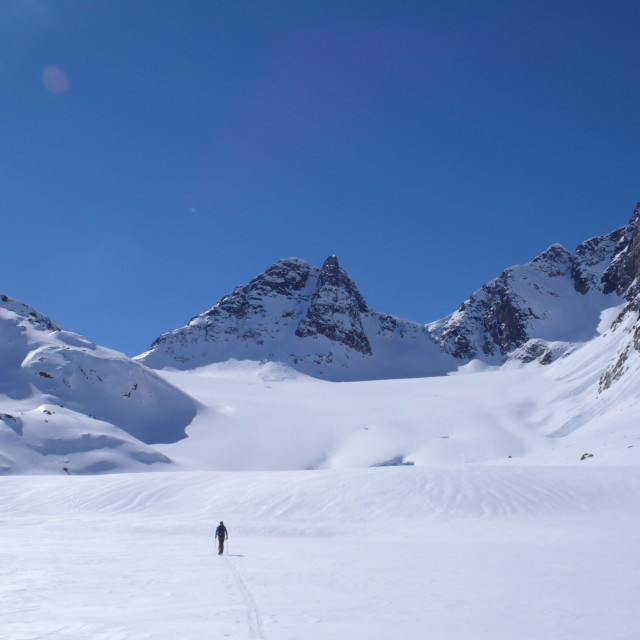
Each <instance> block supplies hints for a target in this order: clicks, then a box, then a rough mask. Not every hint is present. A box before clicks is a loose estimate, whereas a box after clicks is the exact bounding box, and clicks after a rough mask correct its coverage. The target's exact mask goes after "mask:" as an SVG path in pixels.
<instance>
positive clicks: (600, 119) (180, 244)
mask: <svg viewBox="0 0 640 640" xmlns="http://www.w3.org/2000/svg"><path fill="white" fill-rule="evenodd" d="M639 27H640V3H638V2H637V1H635V0H634V1H626V0H616V1H614V2H604V1H603V2H593V1H588V0H583V1H580V2H577V1H576V2H574V1H563V0H555V1H553V2H549V1H546V0H538V1H536V2H533V1H532V2H528V1H524V0H523V1H518V2H513V1H504V2H500V1H491V0H488V1H487V2H478V1H474V2H466V1H460V2H455V1H454V2H444V1H443V2H431V1H429V0H423V1H421V2H398V1H397V0H395V1H393V2H386V1H376V0H368V1H364V0H363V1H352V0H339V1H334V0H322V2H313V3H312V2H305V1H303V0H296V1H287V0H282V1H267V0H260V1H252V2H249V1H243V0H227V1H217V0H180V1H178V0H174V1H171V0H165V1H162V2H160V1H158V0H110V1H109V2H106V1H104V0H101V1H98V0H95V1H94V0H55V2H54V1H53V0H48V1H45V0H0V109H1V115H2V117H1V118H0V210H1V211H2V256H3V260H2V278H1V281H0V292H3V293H6V294H7V295H10V296H12V297H15V298H18V299H21V300H24V301H25V302H27V303H29V304H31V305H32V306H34V307H36V308H37V309H38V310H39V311H41V312H43V313H46V314H47V315H49V316H51V317H52V318H53V319H54V320H55V321H56V322H58V323H59V324H61V325H62V326H63V327H64V328H66V329H69V330H73V331H77V332H79V333H82V334H84V335H85V336H87V337H88V338H89V339H91V340H94V341H96V342H98V343H100V344H103V345H105V346H108V347H112V348H115V349H118V350H121V351H125V352H127V353H129V354H131V355H135V354H137V353H140V352H142V351H144V350H145V349H146V347H147V346H148V345H149V344H150V343H151V342H152V341H153V340H154V339H155V338H156V337H157V336H158V335H159V334H160V333H162V332H164V331H168V330H171V329H174V328H177V327H179V326H182V325H183V324H185V323H186V322H187V321H188V320H189V318H191V317H192V316H193V315H196V314H198V313H200V312H202V311H204V310H206V309H207V308H209V307H211V306H212V305H213V304H214V303H215V302H216V301H217V300H218V299H219V298H220V297H222V296H223V295H224V294H226V293H227V292H229V291H230V290H231V289H232V288H233V287H234V286H236V285H238V284H242V283H244V282H247V281H248V280H250V279H251V278H252V277H253V276H255V275H256V274H258V273H259V272H261V271H263V270H264V269H265V268H266V267H267V266H269V265H270V264H271V263H273V262H274V261H275V260H277V259H279V258H284V257H289V256H298V257H301V258H304V259H306V260H308V261H309V262H311V263H312V264H316V265H319V264H321V263H322V261H323V260H324V259H325V258H326V257H327V256H328V255H330V254H337V255H338V257H339V259H340V261H341V264H342V265H343V266H344V267H345V268H346V269H347V271H348V272H349V273H350V274H351V275H352V277H353V278H354V280H355V281H356V283H357V285H358V287H359V288H360V290H361V291H362V293H363V295H364V297H365V299H366V300H367V302H368V303H369V304H370V305H371V306H372V307H373V308H376V309H378V310H380V311H385V312H389V313H393V314H396V315H399V316H401V317H405V318H409V319H412V320H416V321H422V322H428V321H431V320H436V319H438V318H440V317H442V316H444V315H447V314H448V313H450V312H451V311H453V310H454V309H455V308H456V307H457V306H458V305H459V304H460V303H461V302H462V301H463V300H464V299H465V298H466V297H467V296H468V295H469V294H470V293H471V292H473V291H474V290H475V289H476V288H478V287H479V286H480V285H482V284H483V283H484V282H486V281H487V280H490V279H491V278H493V277H495V276H497V275H498V274H499V273H500V271H501V270H503V269H504V268H506V267H508V266H510V265H512V264H517V263H522V262H527V261H528V260H530V259H531V258H533V257H534V256H535V255H537V254H538V253H540V252H541V251H543V250H544V249H545V248H546V247H547V246H548V245H550V244H552V243H554V242H561V243H562V244H564V245H565V246H566V247H567V248H569V249H573V248H575V245H576V244H577V243H579V242H580V241H582V240H584V239H586V238H588V237H591V236H594V235H599V234H603V233H607V232H609V231H611V230H613V229H615V228H617V227H620V226H622V225H623V224H625V223H626V221H627V219H628V217H629V216H630V214H631V211H632V209H633V207H634V205H635V203H636V202H637V201H638V200H640V182H639V180H638V178H639V165H638V140H639V134H640V118H639V114H640V88H639V86H640V83H639V82H638V80H639V72H640V47H638V41H637V33H638V28H639Z"/></svg>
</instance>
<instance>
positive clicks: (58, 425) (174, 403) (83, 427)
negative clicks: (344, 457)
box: [0, 295, 197, 472]
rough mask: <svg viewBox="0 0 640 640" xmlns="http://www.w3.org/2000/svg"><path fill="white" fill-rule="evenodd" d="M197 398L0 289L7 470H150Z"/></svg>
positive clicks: (1, 448)
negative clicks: (161, 446) (160, 448)
mask: <svg viewBox="0 0 640 640" xmlns="http://www.w3.org/2000/svg"><path fill="white" fill-rule="evenodd" d="M196 409H197V405H196V403H195V402H194V401H193V400H192V399H191V398H189V397H188V396H187V395H185V394H184V393H182V392H181V391H179V390H178V389H176V388H174V387H172V386H171V385H170V384H168V383H167V382H166V381H164V380H163V379H162V378H160V377H159V376H157V375H156V374H155V373H154V372H153V371H150V370H149V369H147V368H146V367H144V366H142V365H140V364H138V363H137V362H134V361H132V360H131V359H130V358H128V357H127V356H125V355H123V354H120V353H117V352H115V351H111V350H109V349H105V348H102V347H99V346H97V345H95V344H93V343H91V342H89V341H87V340H86V339H84V338H83V337H82V336H79V335H77V334H75V333H70V332H68V331H63V330H62V329H61V328H60V327H58V326H57V325H56V324H54V323H53V322H52V321H51V320H50V319H49V318H47V317H46V316H44V315H42V314H41V313H39V312H38V311H36V310H35V309H33V308H31V307H29V306H28V305H26V304H24V303H22V302H19V301H17V300H13V299H11V298H9V297H8V296H6V295H3V296H1V297H0V452H1V453H0V471H2V472H11V471H14V470H23V469H24V468H29V469H30V470H32V471H37V470H45V471H46V470H48V471H52V470H58V471H59V470H61V469H63V468H64V467H67V468H68V469H70V470H72V471H73V472H98V471H107V470H111V469H119V470H122V469H143V468H146V467H147V466H148V465H151V464H153V463H163V464H167V463H169V462H170V461H169V459H168V458H167V457H166V456H164V455H163V454H161V453H159V452H158V451H157V449H155V448H154V447H152V446H150V445H152V444H155V443H167V442H173V441H175V440H178V439H180V438H183V437H184V435H185V427H186V426H187V425H188V424H189V423H190V422H191V420H192V418H193V417H194V415H195V414H196Z"/></svg>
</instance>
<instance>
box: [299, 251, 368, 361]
mask: <svg viewBox="0 0 640 640" xmlns="http://www.w3.org/2000/svg"><path fill="white" fill-rule="evenodd" d="M367 311H368V309H367V305H366V303H365V301H364V298H363V297H362V296H361V295H360V292H359V291H358V290H357V288H356V286H355V284H354V283H353V280H351V278H350V277H349V276H348V275H347V273H346V271H344V270H343V269H342V268H341V267H340V265H339V264H338V259H337V258H336V256H330V257H329V258H327V260H325V263H324V264H323V265H322V269H321V270H320V275H319V276H318V284H317V287H316V290H315V292H314V294H313V296H312V298H311V304H310V305H309V308H308V309H307V313H306V315H305V316H304V318H302V320H300V323H299V324H298V328H297V329H296V332H295V335H296V336H297V337H298V338H306V337H309V336H315V335H323V336H325V337H327V338H329V340H333V341H334V342H338V343H341V344H344V345H346V346H348V347H350V348H351V349H354V350H355V351H358V352H360V353H362V354H366V355H370V354H371V344H370V343H369V339H368V338H367V335H366V334H365V332H364V329H363V327H362V321H361V318H360V314H361V313H366V312H367Z"/></svg>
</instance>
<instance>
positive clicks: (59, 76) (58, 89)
mask: <svg viewBox="0 0 640 640" xmlns="http://www.w3.org/2000/svg"><path fill="white" fill-rule="evenodd" d="M42 84H43V85H44V86H45V88H46V89H48V90H49V91H51V93H58V94H62V93H66V92H67V91H68V89H69V76H67V74H66V73H65V72H64V71H63V70H62V69H60V68H59V67H47V68H46V69H45V70H44V71H43V72H42Z"/></svg>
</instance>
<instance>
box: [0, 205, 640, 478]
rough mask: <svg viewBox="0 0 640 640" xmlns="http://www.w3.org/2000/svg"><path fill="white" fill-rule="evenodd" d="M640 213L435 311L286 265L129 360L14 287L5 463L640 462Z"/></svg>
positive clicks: (3, 326) (342, 278) (5, 332)
mask: <svg viewBox="0 0 640 640" xmlns="http://www.w3.org/2000/svg"><path fill="white" fill-rule="evenodd" d="M639 222H640V207H638V208H637V209H636V210H635V212H634V214H633V216H632V217H631V220H630V222H629V224H628V225H626V226H624V227H622V228H621V229H618V230H616V231H614V232H612V233H610V234H608V235H605V236H602V237H598V238H592V239H590V240H587V241H585V242H583V243H581V244H580V245H579V246H578V247H577V249H576V251H575V252H573V253H571V252H569V251H567V250H566V249H564V248H563V247H561V246H560V245H553V246H551V247H550V248H549V249H547V250H546V251H544V252H543V253H542V254H540V255H539V256H538V257H536V258H535V259H534V260H532V261H531V262H529V263H528V264H525V265H518V266H514V267H511V268H509V269H507V270H505V271H504V272H503V273H502V274H500V276H499V277H498V278H496V279H495V280H493V281H492V282H489V283H487V284H486V285H484V286H483V287H481V288H480V289H479V290H478V291H476V292H475V293H474V294H472V295H471V296H470V297H469V298H468V299H467V300H466V301H465V302H464V303H463V304H462V305H461V306H460V308H459V309H458V310H456V311H455V312H454V313H453V314H451V315H450V316H448V317H447V318H444V319H442V320H440V321H437V322H433V323H431V324H429V325H423V324H419V323H416V322H411V321H408V320H402V319H400V318H397V317H395V316H392V315H389V314H385V313H381V312H378V311H375V310H373V309H371V308H370V307H369V306H368V305H367V303H366V301H365V299H364V297H363V296H362V294H361V293H360V292H359V290H358V288H357V287H356V285H355V283H354V282H353V280H352V279H351V278H350V277H349V275H348V274H347V273H346V272H345V271H344V269H342V268H341V267H340V265H339V263H338V260H337V258H336V257H335V256H330V257H329V258H328V259H327V260H326V261H325V263H324V264H323V265H322V267H321V268H317V267H313V266H311V265H309V264H308V263H307V262H305V261H303V260H300V259H298V258H289V259H286V260H281V261H279V262H277V263H275V264H274V265H272V266H271V267H269V268H268V269H267V270H266V271H265V272H264V273H262V274H260V275H258V276H257V277H256V278H254V279H253V280H252V281H251V282H249V283H248V284H246V285H242V286H239V287H237V288H236V289H234V291H232V292H231V293H230V294H229V295H227V296H225V297H224V298H222V300H220V301H219V302H218V303H217V304H215V305H214V306H213V307H212V308H211V309H210V310H209V311H206V312H205V313H202V314H201V315H198V316H196V317H195V318H193V319H192V320H191V321H190V322H189V323H188V325H187V326H185V327H182V328H180V329H176V330H175V331H172V332H169V333H167V334H164V335H163V336H160V337H159V338H158V339H157V340H156V341H155V342H154V343H153V345H152V346H151V347H150V348H149V350H148V351H147V352H146V353H144V354H142V355H141V356H139V357H138V358H137V359H134V360H131V359H130V358H128V357H126V356H124V355H123V354H119V353H116V352H113V351H110V350H108V349H104V348H101V347H99V346H97V345H95V344H92V343H90V342H88V341H87V340H85V339H84V338H82V337H81V336H79V335H77V334H73V333H69V332H67V331H63V330H62V329H60V328H59V327H58V326H56V325H55V324H54V323H53V322H52V321H51V320H50V319H49V318H47V317H46V316H44V315H42V314H40V313H39V312H37V311H35V310H34V309H32V308H30V307H29V306H28V305H25V304H23V303H20V302H17V301H15V300H12V299H10V298H8V297H7V296H2V298H0V363H1V364H0V452H1V453H0V456H1V457H0V465H1V467H0V472H5V473H11V472H34V471H36V472H42V471H50V472H56V471H57V472H61V470H62V469H64V467H67V468H68V469H70V470H71V471H72V472H73V473H92V472H100V471H110V470H127V469H132V470H135V469H147V468H149V466H150V465H154V464H155V466H160V467H162V468H167V467H168V466H169V464H170V463H171V465H172V468H173V467H176V468H177V467H180V468H186V469H192V468H201V469H233V470H239V469H244V470H256V469H260V470H273V469H279V470H282V469H317V468H344V467H354V466H355V467H362V466H378V465H403V464H405V465H409V464H411V463H415V464H417V465H438V464H458V463H466V462H489V461H499V460H501V461H505V460H513V461H514V463H515V462H516V461H525V460H526V461H529V462H531V461H535V462H536V463H537V464H575V463H576V461H578V460H580V457H581V456H582V455H584V454H585V453H586V452H595V453H596V454H597V456H598V459H599V460H605V461H609V462H611V463H615V464H639V463H640V460H636V459H635V455H636V454H635V452H636V449H635V447H634V441H635V440H637V439H638V436H637V435H636V425H635V423H636V415H637V412H638V410H640V399H639V398H638V394H637V388H638V385H639V384H640V321H639V310H640V277H639V267H640V235H639V233H638V225H639ZM335 381H345V382H349V384H333V382H335ZM638 450H639V451H640V447H639V448H638ZM156 463H157V464H156Z"/></svg>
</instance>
